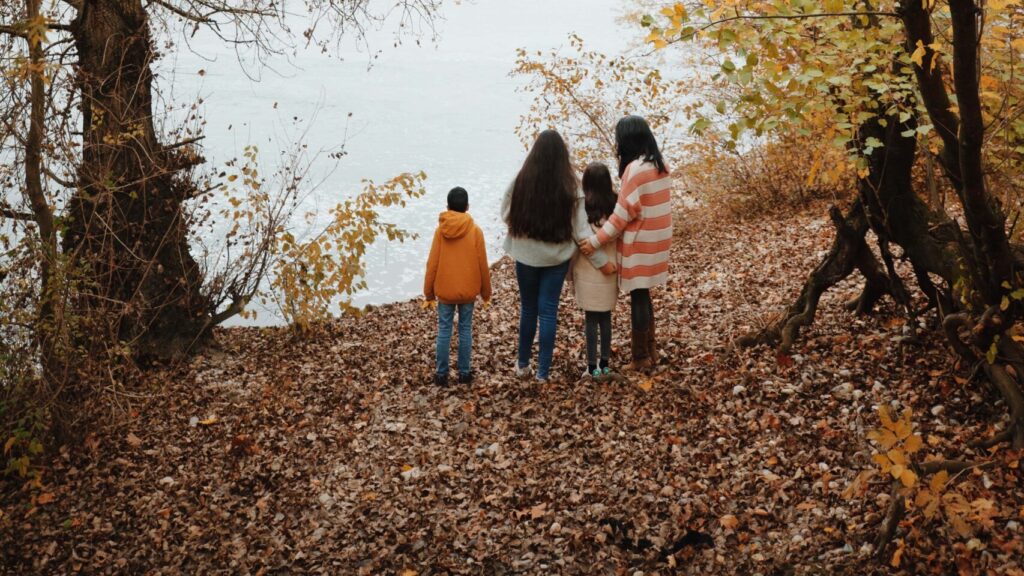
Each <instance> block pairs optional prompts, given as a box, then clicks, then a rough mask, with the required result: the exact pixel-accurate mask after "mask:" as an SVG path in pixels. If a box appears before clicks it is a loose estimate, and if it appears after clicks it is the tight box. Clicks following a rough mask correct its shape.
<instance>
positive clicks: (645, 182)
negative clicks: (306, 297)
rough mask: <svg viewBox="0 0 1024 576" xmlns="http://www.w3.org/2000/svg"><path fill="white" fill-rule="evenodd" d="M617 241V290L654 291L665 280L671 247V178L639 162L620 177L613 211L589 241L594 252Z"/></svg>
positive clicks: (627, 168)
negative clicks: (641, 289)
mask: <svg viewBox="0 0 1024 576" xmlns="http://www.w3.org/2000/svg"><path fill="white" fill-rule="evenodd" d="M615 238H618V250H617V252H618V266H619V289H620V290H622V291H624V292H629V291H631V290H636V289H638V288H653V287H655V286H660V285H661V284H664V283H665V282H666V281H667V280H668V256H669V249H670V248H671V247H672V178H671V176H669V174H667V173H665V172H659V171H658V167H657V166H656V165H655V164H653V163H651V162H647V161H645V160H642V159H637V160H634V161H633V162H631V163H630V164H629V166H627V167H626V172H625V173H624V174H623V175H622V188H621V189H620V190H619V201H618V204H617V205H616V206H615V211H614V212H612V215H611V216H610V217H609V218H608V220H607V222H605V223H604V226H602V227H601V229H600V230H598V231H597V233H596V234H595V235H593V236H591V237H590V243H591V245H593V246H594V248H600V247H601V246H602V245H603V244H606V243H608V242H609V241H611V240H613V239H615Z"/></svg>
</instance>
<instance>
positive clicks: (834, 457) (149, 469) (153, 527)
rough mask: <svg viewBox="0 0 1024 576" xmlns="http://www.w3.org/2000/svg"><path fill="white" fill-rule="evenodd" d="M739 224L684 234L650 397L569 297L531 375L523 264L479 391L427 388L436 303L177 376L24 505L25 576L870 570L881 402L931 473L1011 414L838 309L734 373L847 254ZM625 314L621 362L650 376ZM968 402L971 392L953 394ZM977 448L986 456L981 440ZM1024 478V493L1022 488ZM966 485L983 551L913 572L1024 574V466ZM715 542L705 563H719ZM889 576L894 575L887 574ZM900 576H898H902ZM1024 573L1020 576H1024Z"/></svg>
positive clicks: (481, 341) (242, 343) (932, 534)
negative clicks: (783, 312)
mask: <svg viewBox="0 0 1024 576" xmlns="http://www.w3.org/2000/svg"><path fill="white" fill-rule="evenodd" d="M823 212H824V211H823V210H819V211H817V212H815V213H814V214H813V215H810V216H808V215H801V216H794V217H791V218H787V219H784V220H781V221H767V222H759V223H745V224H726V223H722V222H720V221H718V220H716V219H715V218H714V217H713V216H711V215H709V214H707V213H705V212H702V211H699V210H698V211H689V212H686V213H683V214H681V215H680V217H679V221H680V222H681V224H680V228H679V230H678V235H677V242H676V247H675V254H674V259H673V273H672V279H671V283H670V285H669V286H667V287H665V288H663V289H660V290H657V291H655V307H656V310H657V316H658V322H659V324H658V335H659V339H660V340H661V342H662V350H663V356H664V358H663V360H662V364H661V366H660V367H659V371H658V372H657V373H656V374H654V375H653V376H652V377H650V378H635V379H633V380H632V381H630V382H629V383H626V384H622V383H619V384H612V385H593V384H586V383H577V382H576V381H575V380H576V375H577V374H578V373H579V372H580V371H581V369H582V365H581V364H580V360H581V358H582V354H583V347H582V345H583V336H582V317H581V314H580V313H579V312H578V311H576V310H575V309H574V305H573V302H572V298H571V296H568V294H569V292H568V290H567V292H566V295H567V297H566V299H565V301H564V303H563V311H562V313H563V316H562V322H561V325H560V329H559V336H558V350H557V352H556V370H555V372H556V374H557V375H558V376H560V381H556V382H553V383H551V384H548V385H544V386H538V385H536V384H533V383H523V382H519V381H517V380H515V379H514V376H513V369H512V366H513V358H514V356H515V345H516V344H515V342H516V340H515V339H516V327H517V320H518V309H517V295H516V290H515V280H514V277H513V274H512V269H511V266H510V263H509V262H508V261H507V260H506V261H502V262H500V263H499V264H498V265H497V266H496V267H495V270H494V278H495V299H494V302H493V303H492V305H491V306H490V307H489V308H486V309H485V308H482V307H478V312H477V321H476V325H475V333H476V354H475V366H476V368H477V369H478V370H479V377H478V380H477V382H476V383H475V384H473V385H472V386H458V385H454V384H453V385H452V387H450V388H447V389H442V388H438V387H435V386H433V384H432V383H431V382H430V380H431V374H432V363H433V359H432V354H433V336H434V331H435V327H434V323H435V319H434V314H433V312H432V311H431V310H429V309H424V308H422V307H421V306H420V305H419V303H418V302H407V303H401V304H395V305H390V306H385V307H381V308H378V309H375V310H373V311H371V312H370V313H369V314H368V315H366V316H365V317H362V318H359V319H351V318H347V319H344V320H342V321H339V322H338V323H336V324H334V325H332V326H330V327H328V328H327V329H326V333H325V334H323V335H322V336H319V337H316V338H313V339H309V340H305V341H296V340H293V339H292V338H291V337H290V336H289V334H288V332H287V331H286V330H283V329H262V330H256V329H245V330H227V331H223V332H221V333H219V335H218V339H219V341H220V343H221V349H220V351H218V352H212V353H209V354H208V355H206V356H204V357H201V358H198V359H196V360H195V361H194V362H193V364H192V365H191V366H190V367H189V368H188V369H186V370H183V371H181V372H178V373H166V374H158V375H155V376H154V380H153V382H152V384H151V390H152V391H153V392H152V396H149V397H147V398H144V399H137V398H126V399H125V401H126V402H129V401H130V402H132V403H134V410H135V414H137V415H136V416H135V417H134V418H133V419H132V420H131V421H130V422H129V424H128V425H127V426H126V427H124V428H122V429H118V430H117V431H115V432H111V433H109V434H97V435H96V436H94V437H92V438H90V439H89V441H88V442H87V443H86V446H85V447H84V448H83V449H82V451H81V452H82V454H80V455H78V456H74V457H70V456H69V457H65V458H62V459H60V460H59V461H58V462H57V463H56V465H55V468H54V469H53V470H52V471H49V472H47V474H46V475H45V477H44V483H45V487H44V492H43V494H44V495H45V497H44V498H37V500H38V504H37V505H36V506H35V507H34V509H33V510H32V511H31V513H29V512H27V511H26V509H25V508H24V507H20V506H19V504H18V503H19V502H24V501H25V500H26V498H27V497H26V495H25V494H9V495H7V496H5V497H4V500H3V512H4V515H3V517H2V518H0V540H2V541H3V542H4V546H3V552H2V554H3V556H2V560H3V563H4V565H5V566H6V567H7V569H8V570H9V571H10V572H12V573H31V572H38V573H64V572H68V571H71V570H74V569H81V570H83V571H85V572H88V573H143V572H151V573H166V574H170V573H212V572H216V573H256V574H271V573H279V574H287V573H301V572H314V573H332V574H359V573H365V574H381V573H397V574H410V573H412V572H409V571H410V570H411V571H413V572H415V573H417V574H430V573H461V574H524V573H527V574H552V573H566V574H623V573H624V574H634V573H636V572H637V571H641V572H643V573H646V574H650V573H662V574H670V573H683V574H708V573H723V574H757V573H759V574H791V573H796V574H820V573H834V574H863V573H865V572H870V571H871V570H873V568H870V567H871V566H874V564H871V561H870V559H869V553H870V548H869V547H864V546H863V545H864V543H865V542H867V541H869V540H870V539H871V538H872V537H873V535H874V532H875V531H876V529H877V527H878V523H879V521H880V519H881V518H880V516H881V514H883V513H884V511H885V503H886V502H885V499H886V498H887V497H888V493H889V483H888V482H884V481H876V482H875V483H873V484H868V485H867V486H865V487H864V488H865V491H864V492H863V494H860V493H859V491H858V493H857V494H854V498H852V499H847V498H844V497H843V496H842V495H841V493H842V492H843V491H844V490H845V489H846V488H847V486H848V485H849V484H850V483H851V482H852V481H853V479H854V478H855V477H856V476H857V475H858V473H859V472H860V471H861V470H863V469H865V468H869V467H872V466H873V463H872V462H871V453H872V448H871V444H870V442H869V441H868V440H867V437H866V434H867V432H868V431H869V430H871V429H873V428H875V427H877V417H876V410H875V406H876V405H877V404H878V403H879V402H882V401H885V402H890V401H895V402H896V403H897V404H899V405H900V406H899V407H900V408H902V407H904V406H910V407H912V408H913V410H914V413H915V415H916V416H915V420H916V424H917V427H918V431H919V432H920V433H921V434H922V435H923V436H924V437H926V438H928V437H929V436H931V437H932V438H934V439H933V440H932V439H931V438H929V439H930V440H931V441H932V443H931V444H930V445H929V450H931V451H933V452H936V453H942V452H943V451H944V450H948V452H949V454H950V455H951V456H959V455H961V454H962V443H963V440H964V439H965V437H966V438H970V437H971V435H978V434H980V433H982V432H984V431H983V430H980V429H977V428H975V426H977V425H978V424H977V423H979V422H988V421H991V420H992V417H993V414H999V413H1001V411H1000V408H999V407H993V408H992V414H968V413H966V412H965V411H966V410H968V409H969V408H970V407H971V406H977V405H978V403H977V401H976V400H971V399H970V396H972V395H977V394H983V393H986V392H983V391H979V390H980V389H979V388H978V386H977V385H976V384H963V383H962V381H961V382H958V381H957V380H956V379H955V376H957V375H955V374H953V373H952V372H949V370H950V367H949V366H948V365H947V363H948V360H947V356H946V353H945V352H944V351H943V350H941V348H940V347H939V345H938V344H937V340H936V339H934V338H933V337H932V336H930V335H928V333H927V332H924V333H923V338H924V339H925V342H924V344H923V345H921V346H910V345H907V346H902V345H900V344H898V342H899V341H900V340H901V339H902V338H903V337H904V335H905V332H904V327H903V324H904V321H903V320H902V319H900V318H899V317H896V316H892V315H891V314H893V311H892V310H891V309H889V310H883V311H882V312H883V313H882V314H881V315H880V316H879V317H877V318H866V319H861V318H857V317H854V316H852V315H850V314H848V313H847V312H845V311H843V309H842V307H841V306H840V304H841V301H842V300H843V299H845V298H848V297H852V296H854V295H855V294H856V291H857V288H858V286H856V285H855V284H853V283H852V282H851V283H849V284H846V285H843V286H841V287H840V289H838V290H835V291H833V292H832V293H829V294H828V295H826V297H825V299H824V301H823V303H822V308H821V317H820V319H819V321H818V322H817V323H816V324H815V326H814V327H813V328H812V329H811V331H810V332H809V333H808V334H807V337H806V339H805V340H804V343H803V344H802V345H800V346H798V349H797V350H796V353H795V354H794V355H793V356H792V357H778V358H777V357H776V356H775V354H774V353H773V352H770V351H767V350H764V349H761V350H754V351H745V352H741V353H740V355H738V356H737V355H736V353H735V352H728V351H727V349H726V348H727V345H728V344H729V339H730V337H731V336H733V335H735V334H740V333H743V332H745V331H747V330H749V329H750V328H751V327H752V326H753V325H755V324H756V323H758V322H762V321H765V320H766V319H765V318H764V316H765V315H766V314H768V313H770V312H772V311H776V310H779V309H780V308H782V306H783V304H784V303H785V302H786V301H787V299H788V298H790V297H791V296H792V294H793V293H794V292H795V291H796V290H797V289H798V286H799V285H800V283H801V281H802V280H803V277H804V275H805V274H806V273H807V271H808V270H810V268H811V267H812V266H813V265H814V263H815V262H816V260H817V258H818V254H817V252H818V251H820V250H824V249H825V248H826V247H827V246H828V243H829V241H830V239H831V234H832V229H831V227H830V226H829V225H828V223H827V221H826V220H825V219H824V218H822V217H820V216H819V214H821V213H823ZM627 330H628V302H627V301H626V299H623V301H622V302H621V303H620V308H619V310H618V311H617V312H616V316H615V332H614V337H615V344H616V346H615V352H614V355H615V359H614V364H615V365H621V364H624V363H625V362H626V361H627V360H628V359H627V358H626V357H625V356H626V354H627V352H628V336H629V335H628V332H627ZM959 376H960V377H961V379H962V376H963V375H962V374H960V375H959ZM965 435H966V436H965ZM1004 470H1005V471H1004ZM986 474H987V475H986V476H985V477H984V478H980V477H969V478H967V479H966V481H965V482H966V483H968V485H969V486H968V488H969V489H970V490H973V491H974V492H975V493H976V494H979V495H987V496H988V497H990V498H992V499H994V500H996V501H997V502H998V507H999V515H998V516H997V519H996V522H995V525H994V526H993V527H992V528H991V529H988V530H986V531H984V532H983V533H980V534H978V538H979V540H980V541H981V542H982V543H983V544H984V547H985V548H986V550H984V551H980V550H973V551H972V550H968V549H967V548H966V547H965V544H964V541H963V539H961V538H959V537H957V536H956V535H955V534H954V533H953V532H952V531H949V530H948V529H947V528H946V527H944V526H943V525H942V523H941V522H935V523H922V524H920V525H916V526H913V527H910V533H909V534H907V535H906V536H905V541H906V543H905V548H903V549H902V552H901V556H902V557H901V564H902V565H901V569H904V570H907V571H908V573H910V572H914V571H919V572H926V571H929V570H931V571H935V572H937V573H948V572H949V571H951V570H955V569H956V568H957V566H958V564H963V563H965V562H966V565H968V566H973V567H976V568H977V570H976V573H981V571H982V570H983V569H988V570H990V571H991V573H1005V574H1013V573H1014V572H1012V570H1013V569H1016V570H1020V568H1021V566H1020V560H1019V559H1018V558H1020V557H1021V552H1022V550H1021V547H1020V546H1021V545H1020V538H1021V533H1020V532H1019V530H1020V528H1019V524H1018V522H1019V521H1020V514H1021V513H1024V510H1022V509H1021V508H1022V506H1024V496H1022V494H1021V490H1020V488H1019V486H1020V484H1021V474H1020V471H1019V468H1006V469H1002V468H1001V469H998V470H991V471H989V472H987V473H986ZM709 541H710V542H712V543H713V545H712V546H708V542H709ZM877 570H878V571H879V572H882V573H887V572H888V571H889V570H890V568H889V567H888V566H882V567H878V568H877ZM893 571H895V570H893ZM1018 573H1019V572H1018Z"/></svg>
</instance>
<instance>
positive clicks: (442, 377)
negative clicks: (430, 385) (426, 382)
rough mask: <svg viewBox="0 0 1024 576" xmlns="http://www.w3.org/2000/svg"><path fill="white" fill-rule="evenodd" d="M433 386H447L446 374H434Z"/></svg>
mask: <svg viewBox="0 0 1024 576" xmlns="http://www.w3.org/2000/svg"><path fill="white" fill-rule="evenodd" d="M434 384H436V385H438V386H441V387H442V388H444V387H447V386H448V375H447V374H434Z"/></svg>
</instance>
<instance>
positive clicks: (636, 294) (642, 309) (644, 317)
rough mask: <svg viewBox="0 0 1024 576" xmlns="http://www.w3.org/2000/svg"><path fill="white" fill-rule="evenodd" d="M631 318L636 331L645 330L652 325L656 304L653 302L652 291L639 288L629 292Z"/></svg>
mask: <svg viewBox="0 0 1024 576" xmlns="http://www.w3.org/2000/svg"><path fill="white" fill-rule="evenodd" d="M629 308H630V320H631V322H632V327H633V330H634V331H637V332H643V331H644V330H647V329H649V328H650V327H651V319H652V318H654V304H653V303H652V302H651V291H650V290H649V289H647V288H637V289H636V290H632V291H631V292H630V293H629Z"/></svg>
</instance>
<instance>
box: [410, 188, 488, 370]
mask: <svg viewBox="0 0 1024 576" xmlns="http://www.w3.org/2000/svg"><path fill="white" fill-rule="evenodd" d="M468 209H469V194H468V193H467V192H466V190H465V189H463V188H460V187H456V188H452V190H451V191H450V192H448V210H447V211H446V212H442V213H441V216H440V217H439V218H438V226H437V230H436V231H435V232H434V242H433V244H431V246H430V258H429V259H427V275H426V278H425V280H424V282H423V295H424V296H425V297H426V299H427V300H428V301H433V300H435V299H436V300H437V301H438V305H437V372H436V373H435V376H434V382H435V383H436V384H438V385H439V386H447V385H448V369H449V362H448V357H449V355H450V354H451V343H452V323H453V321H454V319H455V312H456V310H457V311H458V313H459V360H458V370H459V383H460V384H469V383H471V382H472V381H473V371H472V370H471V369H470V360H471V358H472V352H473V305H474V303H475V302H476V298H477V296H481V297H483V300H484V302H489V301H490V299H491V269H490V267H489V266H488V265H487V247H486V246H485V245H484V233H483V232H481V231H480V227H479V226H477V225H476V224H475V223H474V222H473V218H472V217H470V215H469V214H466V210H468Z"/></svg>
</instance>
